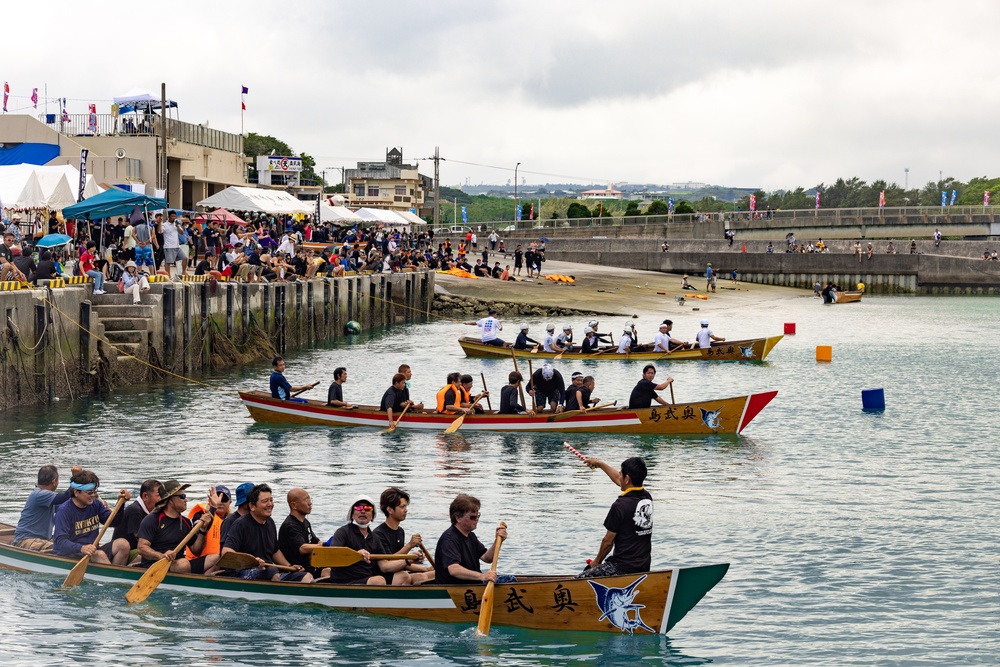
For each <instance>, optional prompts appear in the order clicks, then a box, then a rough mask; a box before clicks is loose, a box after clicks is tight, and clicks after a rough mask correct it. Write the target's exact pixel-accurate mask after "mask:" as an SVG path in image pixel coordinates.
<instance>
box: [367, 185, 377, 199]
mask: <svg viewBox="0 0 1000 667" xmlns="http://www.w3.org/2000/svg"><path fill="white" fill-rule="evenodd" d="M368 196H369V197H378V186H377V185H369V186H368Z"/></svg>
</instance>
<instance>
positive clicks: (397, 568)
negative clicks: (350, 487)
mask: <svg viewBox="0 0 1000 667" xmlns="http://www.w3.org/2000/svg"><path fill="white" fill-rule="evenodd" d="M374 517H375V502H374V501H373V500H372V499H371V498H369V497H368V496H358V497H357V498H355V499H354V501H353V502H352V503H351V507H350V509H348V510H347V521H348V522H349V523H346V524H344V525H343V526H341V527H340V528H338V529H337V532H335V533H334V534H333V537H331V538H330V539H329V540H327V541H326V542H325V543H324V544H326V546H332V547H348V548H350V549H354V550H355V551H357V552H359V553H360V554H361V555H362V556H363V557H364V560H361V561H358V562H357V563H354V564H353V565H348V566H346V567H331V568H330V581H331V582H332V583H335V584H369V585H374V586H385V585H386V584H391V585H393V586H409V585H410V584H411V583H412V582H411V579H410V574H409V572H406V571H405V568H406V561H405V560H378V561H375V562H372V560H371V559H370V558H369V556H371V554H381V553H389V552H387V551H386V550H385V547H384V545H383V544H382V540H381V539H380V538H379V536H378V535H376V534H375V533H374V532H373V531H372V530H371V522H372V519H373V518H374Z"/></svg>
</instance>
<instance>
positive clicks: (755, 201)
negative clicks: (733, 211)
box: [750, 195, 757, 211]
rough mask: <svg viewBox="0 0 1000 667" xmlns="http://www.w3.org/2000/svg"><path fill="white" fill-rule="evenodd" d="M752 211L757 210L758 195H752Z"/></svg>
mask: <svg viewBox="0 0 1000 667" xmlns="http://www.w3.org/2000/svg"><path fill="white" fill-rule="evenodd" d="M750 210H751V211H756V210H757V195H750Z"/></svg>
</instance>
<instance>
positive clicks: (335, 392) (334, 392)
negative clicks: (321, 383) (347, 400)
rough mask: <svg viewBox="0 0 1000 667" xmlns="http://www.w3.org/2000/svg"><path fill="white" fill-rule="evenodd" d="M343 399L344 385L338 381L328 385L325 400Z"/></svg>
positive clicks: (328, 401) (330, 401)
mask: <svg viewBox="0 0 1000 667" xmlns="http://www.w3.org/2000/svg"><path fill="white" fill-rule="evenodd" d="M343 400H344V385H342V384H340V383H339V382H334V383H333V384H331V385H330V391H329V392H327V394H326V402H327V403H332V402H333V401H341V402H342V401H343Z"/></svg>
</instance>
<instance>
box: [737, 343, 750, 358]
mask: <svg viewBox="0 0 1000 667" xmlns="http://www.w3.org/2000/svg"><path fill="white" fill-rule="evenodd" d="M739 348H740V353H741V354H742V355H743V358H744V359H753V345H747V346H746V347H743V346H742V345H740V346H739Z"/></svg>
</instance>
